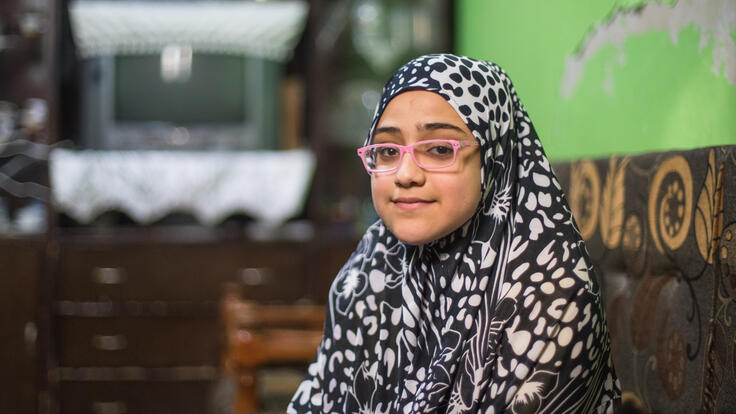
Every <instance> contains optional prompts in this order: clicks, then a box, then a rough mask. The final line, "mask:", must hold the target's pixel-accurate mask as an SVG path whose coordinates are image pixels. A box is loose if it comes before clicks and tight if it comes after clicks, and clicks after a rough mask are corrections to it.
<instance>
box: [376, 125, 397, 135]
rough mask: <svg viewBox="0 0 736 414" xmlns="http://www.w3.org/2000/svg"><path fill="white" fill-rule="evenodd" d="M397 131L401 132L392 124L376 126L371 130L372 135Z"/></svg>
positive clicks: (395, 132)
mask: <svg viewBox="0 0 736 414" xmlns="http://www.w3.org/2000/svg"><path fill="white" fill-rule="evenodd" d="M399 133H401V130H400V129H399V128H396V127H392V126H386V127H378V128H376V130H375V131H374V132H373V134H374V135H376V134H399Z"/></svg>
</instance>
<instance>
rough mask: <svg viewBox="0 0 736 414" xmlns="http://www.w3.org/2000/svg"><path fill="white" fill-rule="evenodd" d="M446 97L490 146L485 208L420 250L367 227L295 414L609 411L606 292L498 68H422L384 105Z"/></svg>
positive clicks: (615, 388)
mask: <svg viewBox="0 0 736 414" xmlns="http://www.w3.org/2000/svg"><path fill="white" fill-rule="evenodd" d="M412 89H422V90H427V91H433V92H436V93H437V94H439V95H441V96H442V97H443V98H445V99H446V100H447V101H448V102H449V103H450V105H452V107H453V108H454V109H455V110H456V111H457V113H458V114H459V115H460V117H461V118H462V119H463V120H464V121H465V123H466V124H467V126H468V128H469V129H470V131H471V132H472V133H473V135H474V137H475V139H476V140H478V142H480V144H481V151H482V152H481V160H482V161H481V164H482V167H481V168H482V177H483V183H482V188H481V191H482V197H481V202H480V205H479V206H478V209H477V211H476V213H475V215H474V216H473V217H472V218H471V219H470V220H469V221H468V222H467V223H466V224H465V225H463V226H462V227H461V228H459V229H457V230H456V231H454V232H453V233H451V234H450V235H448V236H445V237H443V238H442V239H440V240H437V241H434V242H431V243H429V244H426V245H421V246H411V245H407V244H405V243H403V242H401V241H399V240H397V239H396V237H394V236H393V235H392V234H391V232H390V231H389V230H388V229H387V227H386V226H385V225H384V224H383V223H382V222H381V221H380V220H379V221H378V222H377V223H375V224H374V225H373V226H371V227H370V228H369V229H368V230H367V231H366V234H365V235H364V237H363V239H362V241H361V242H360V244H359V245H358V248H357V250H356V251H355V252H354V253H353V254H352V256H351V257H350V259H349V260H348V262H347V263H346V264H345V266H344V267H343V268H342V270H340V272H339V274H338V275H337V277H336V279H335V281H334V283H333V285H332V288H331V290H330V296H329V304H328V309H327V319H326V322H325V333H324V338H323V341H322V344H321V345H320V348H319V351H318V354H317V358H316V360H315V362H314V363H313V364H312V365H311V366H310V367H309V373H308V376H307V378H306V379H305V380H304V382H303V383H302V384H301V385H300V387H299V389H298V391H297V392H296V394H295V395H294V398H293V400H292V402H291V404H290V405H289V408H288V412H290V413H306V412H313V413H425V412H427V413H429V412H431V413H500V412H513V413H522V412H523V413H526V412H549V413H590V412H610V411H612V409H613V405H614V403H615V402H616V403H617V402H618V399H619V394H620V387H619V384H618V381H617V379H616V376H615V373H614V370H613V366H612V363H611V358H610V348H609V336H608V330H607V327H606V322H605V318H604V315H603V311H602V307H601V299H600V296H599V288H598V284H597V282H596V279H595V276H594V273H593V271H592V268H591V265H590V260H589V259H588V255H587V252H586V250H585V246H584V245H583V242H582V239H581V237H580V234H579V232H578V230H577V228H576V225H575V223H574V221H573V218H572V214H571V212H570V209H569V207H568V204H567V201H566V199H565V196H564V195H563V192H562V190H561V189H560V185H559V183H558V182H557V179H556V178H555V176H554V174H553V173H552V171H551V169H550V164H549V162H548V161H547V158H546V156H545V154H544V151H543V150H542V145H541V143H540V141H539V138H538V137H537V134H536V132H535V131H534V128H533V126H532V123H531V121H530V120H529V117H528V116H527V114H526V112H525V110H524V107H523V106H522V104H521V102H520V101H519V98H518V97H517V96H516V93H515V91H514V87H513V85H512V84H511V81H510V80H509V78H508V77H507V76H506V74H505V72H504V71H503V70H502V69H501V68H500V67H498V66H497V65H495V64H493V63H489V62H482V61H477V60H473V59H469V58H465V57H460V56H454V55H427V56H422V57H419V58H417V59H414V60H412V61H410V62H409V63H407V64H406V65H404V66H403V67H402V68H400V69H399V70H398V72H396V74H395V75H394V76H393V77H392V78H391V80H390V81H389V82H388V84H387V85H386V86H385V88H384V90H383V96H382V99H381V101H380V102H379V104H378V108H377V110H376V114H375V117H374V120H373V126H372V127H371V134H369V137H368V142H370V141H371V139H372V131H373V128H375V126H376V124H377V122H378V120H379V118H380V117H381V114H382V113H383V110H384V109H385V108H386V105H387V104H388V102H389V101H390V100H391V99H392V98H393V97H395V96H396V95H397V94H399V93H401V92H402V91H406V90H412Z"/></svg>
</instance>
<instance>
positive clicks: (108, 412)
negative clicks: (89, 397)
mask: <svg viewBox="0 0 736 414" xmlns="http://www.w3.org/2000/svg"><path fill="white" fill-rule="evenodd" d="M92 412H93V413H95V414H125V413H127V412H128V406H127V405H126V404H125V403H124V402H122V401H95V402H93V403H92Z"/></svg>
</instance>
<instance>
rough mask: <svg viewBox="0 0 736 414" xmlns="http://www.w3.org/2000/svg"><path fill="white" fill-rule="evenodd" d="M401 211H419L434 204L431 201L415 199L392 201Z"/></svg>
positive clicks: (404, 198) (407, 198)
mask: <svg viewBox="0 0 736 414" xmlns="http://www.w3.org/2000/svg"><path fill="white" fill-rule="evenodd" d="M391 201H392V202H393V203H394V205H396V207H398V208H399V209H401V210H417V209H420V208H422V207H426V206H428V205H430V204H432V203H433V201H431V200H423V199H421V198H414V197H400V198H395V199H393V200H391Z"/></svg>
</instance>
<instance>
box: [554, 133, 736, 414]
mask: <svg viewBox="0 0 736 414" xmlns="http://www.w3.org/2000/svg"><path fill="white" fill-rule="evenodd" d="M553 168H554V171H555V173H556V174H557V177H558V178H559V180H560V182H561V184H562V186H563V188H564V190H565V191H566V194H567V195H568V199H569V202H570V206H571V208H572V210H573V213H574V216H575V219H576V221H577V224H578V226H579V228H580V231H581V233H582V235H583V237H584V239H585V241H586V243H587V247H588V250H589V253H590V257H591V259H592V260H593V262H594V264H595V266H596V267H598V269H599V270H600V272H599V274H600V275H601V279H602V289H603V299H604V303H605V307H606V311H607V319H608V326H609V329H610V332H611V339H612V350H613V359H614V363H615V368H616V371H617V374H618V377H619V379H620V381H621V385H622V389H623V391H624V398H623V403H624V406H626V407H630V408H632V409H634V411H639V410H641V411H644V412H662V413H671V412H705V413H716V412H718V413H721V412H736V357H735V354H736V303H734V302H736V146H726V147H713V148H703V149H697V150H689V151H676V152H665V153H650V154H643V155H636V156H628V157H611V158H607V159H598V160H580V161H573V162H561V163H556V164H554V165H553Z"/></svg>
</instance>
